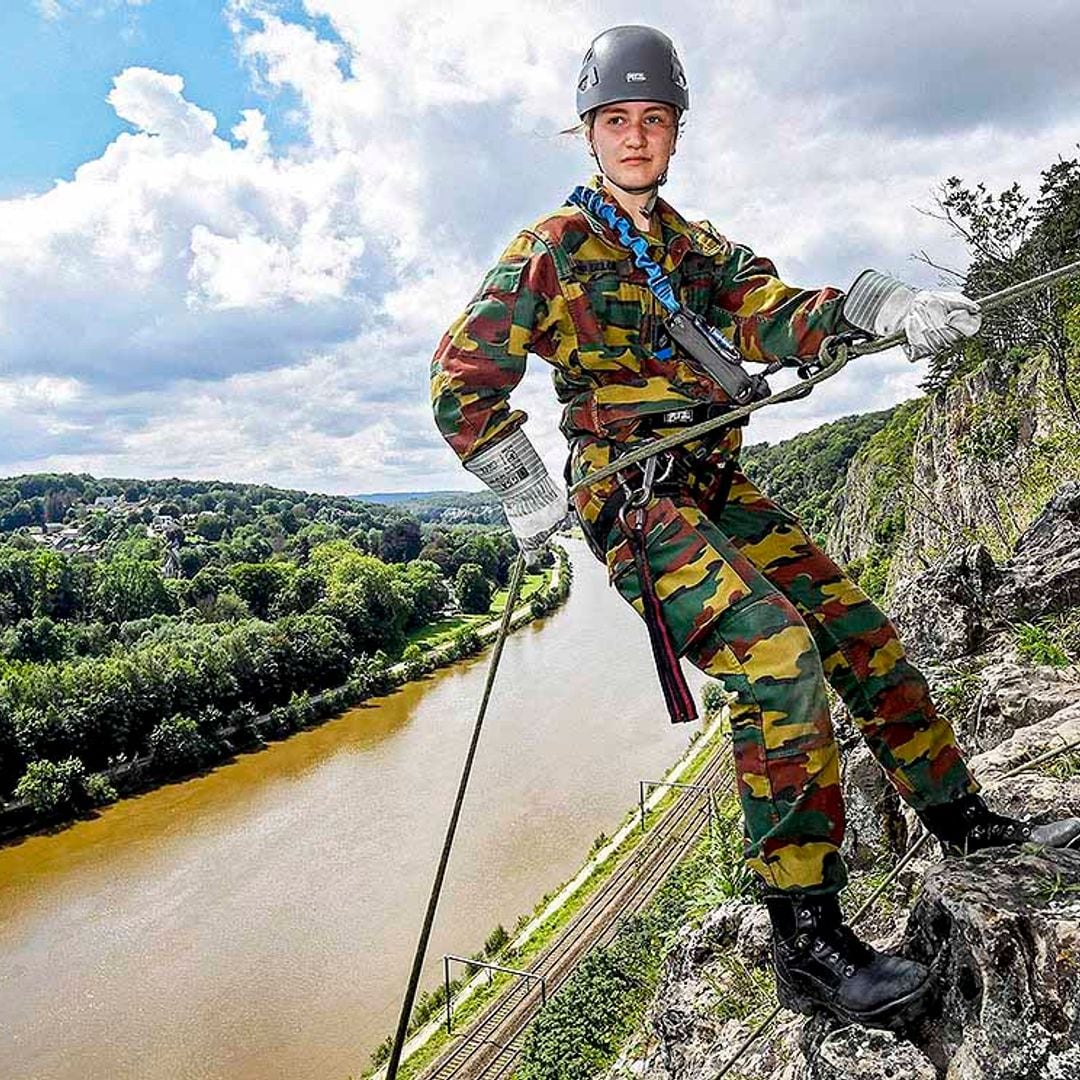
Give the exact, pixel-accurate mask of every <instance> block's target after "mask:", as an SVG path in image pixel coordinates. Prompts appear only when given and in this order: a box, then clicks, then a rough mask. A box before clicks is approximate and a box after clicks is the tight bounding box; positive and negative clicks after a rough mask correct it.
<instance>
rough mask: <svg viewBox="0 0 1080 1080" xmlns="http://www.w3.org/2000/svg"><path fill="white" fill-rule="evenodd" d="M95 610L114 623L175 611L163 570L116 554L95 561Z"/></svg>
mask: <svg viewBox="0 0 1080 1080" xmlns="http://www.w3.org/2000/svg"><path fill="white" fill-rule="evenodd" d="M93 609H94V612H95V613H96V614H97V615H98V617H99V618H102V619H104V620H105V621H106V622H112V623H123V622H129V621H131V620H132V619H144V618H147V617H148V616H150V615H156V614H157V613H158V612H161V613H163V614H172V613H173V612H174V610H175V609H174V607H173V601H172V597H171V596H170V595H169V591H168V589H166V587H165V581H164V579H163V578H162V576H161V571H160V569H159V568H158V567H157V566H156V565H155V564H154V563H151V562H146V561H144V560H142V559H136V558H133V557H131V556H129V555H115V556H113V557H112V558H111V559H106V560H103V561H101V562H99V563H97V564H96V566H95V572H94V598H93Z"/></svg>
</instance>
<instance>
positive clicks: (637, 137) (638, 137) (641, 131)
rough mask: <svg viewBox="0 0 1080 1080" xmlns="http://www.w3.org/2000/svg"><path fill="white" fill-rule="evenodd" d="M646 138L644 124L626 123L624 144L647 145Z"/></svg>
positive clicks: (632, 145)
mask: <svg viewBox="0 0 1080 1080" xmlns="http://www.w3.org/2000/svg"><path fill="white" fill-rule="evenodd" d="M648 141H649V140H648V139H647V138H646V136H645V125H644V124H633V123H631V124H628V125H627V130H626V145H627V146H630V147H639V146H646V145H648Z"/></svg>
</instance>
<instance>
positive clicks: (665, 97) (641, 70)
mask: <svg viewBox="0 0 1080 1080" xmlns="http://www.w3.org/2000/svg"><path fill="white" fill-rule="evenodd" d="M619 101H662V102H664V103H665V104H667V105H674V106H675V108H676V109H678V110H679V112H680V113H683V112H686V110H687V109H689V108H690V94H689V92H688V91H687V88H686V74H685V72H684V71H683V66H682V64H681V63H680V61H679V54H678V53H677V52H676V51H675V46H674V45H673V44H672V42H671V38H669V37H668V36H667V34H662V33H661V32H660V31H659V30H654V29H653V28H652V27H651V26H613V27H611V29H610V30H605V31H604V32H603V33H602V34H601V35H600V36H599V37H597V38H595V39H594V40H593V43H592V44H591V45H590V46H589V51H588V52H587V53H586V54H585V59H584V60H582V62H581V74H580V75H579V76H578V84H577V111H578V116H579V117H581V118H582V119H584V117H585V114H586V113H588V112H590V111H591V110H593V109H599V108H600V107H601V106H602V105H614V104H615V103H616V102H619Z"/></svg>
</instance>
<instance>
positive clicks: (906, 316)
mask: <svg viewBox="0 0 1080 1080" xmlns="http://www.w3.org/2000/svg"><path fill="white" fill-rule="evenodd" d="M843 315H844V318H845V319H847V321H848V322H849V323H851V325H852V326H857V327H858V328H859V329H860V330H865V331H867V333H870V334H874V335H875V336H877V337H886V336H888V335H889V334H895V333H896V332H897V331H898V330H903V332H904V335H905V337H906V338H907V342H906V343H905V345H904V353H905V354H906V356H907V358H908V359H909V360H911V361H912V362H914V361H916V360H922V359H923V358H924V357H927V356H933V355H934V353H937V352H940V351H941V350H942V349H947V348H948V347H949V346H950V345H955V344H956V343H957V342H958V341H960V340H962V339H963V338H966V337H971V335H972V334H975V333H978V330H979V327H980V326H981V325H982V311H981V309H980V308H979V305H978V304H977V303H976V302H975V301H974V300H969V299H968V298H967V297H966V296H964V294H963V293H958V292H952V291H949V290H946V289H919V290H916V289H913V288H911V286H910V285H905V284H904V283H903V282H902V281H897V280H896V278H894V277H891V276H890V275H888V274H882V273H880V272H879V271H877V270H864V271H863V272H862V273H861V274H860V275H859V276H858V277H857V278H856V279H855V283H854V284H853V285H852V286H851V288H850V289H849V290H848V293H847V296H846V297H845V298H844V309H843Z"/></svg>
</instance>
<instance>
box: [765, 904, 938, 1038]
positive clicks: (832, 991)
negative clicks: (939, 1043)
mask: <svg viewBox="0 0 1080 1080" xmlns="http://www.w3.org/2000/svg"><path fill="white" fill-rule="evenodd" d="M765 905H766V907H768V909H769V917H770V918H771V919H772V924H773V963H774V965H775V967H776V994H777V997H778V998H779V1000H780V1004H781V1005H783V1006H784V1007H785V1008H787V1009H791V1010H792V1011H793V1012H801V1013H807V1014H809V1013H813V1012H815V1011H824V1012H828V1013H831V1014H832V1015H833V1016H835V1017H837V1018H838V1019H840V1020H843V1021H846V1022H849V1023H850V1022H855V1023H859V1024H865V1025H866V1026H868V1027H880V1028H892V1029H894V1030H895V1029H898V1028H902V1027H904V1026H905V1025H906V1024H909V1023H911V1022H913V1021H914V1020H916V1019H918V1017H919V1015H920V1014H921V1011H922V1007H923V1006H924V1005H925V1004H926V998H927V995H928V992H929V991H930V989H931V987H932V983H933V980H932V977H931V974H930V970H929V969H928V968H926V967H924V966H923V965H922V964H918V963H916V962H915V961H914V960H905V959H904V958H903V957H902V956H891V955H889V954H887V953H880V952H878V951H877V950H876V949H874V948H872V947H871V946H869V945H867V944H865V943H864V942H862V941H860V940H859V939H858V938H857V937H856V936H855V932H854V931H853V930H852V929H851V928H850V927H848V926H845V925H844V918H843V915H842V914H841V911H840V904H839V901H838V900H837V898H836V897H835V896H806V895H802V894H798V893H795V894H791V893H773V894H771V895H767V896H766V897H765Z"/></svg>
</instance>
